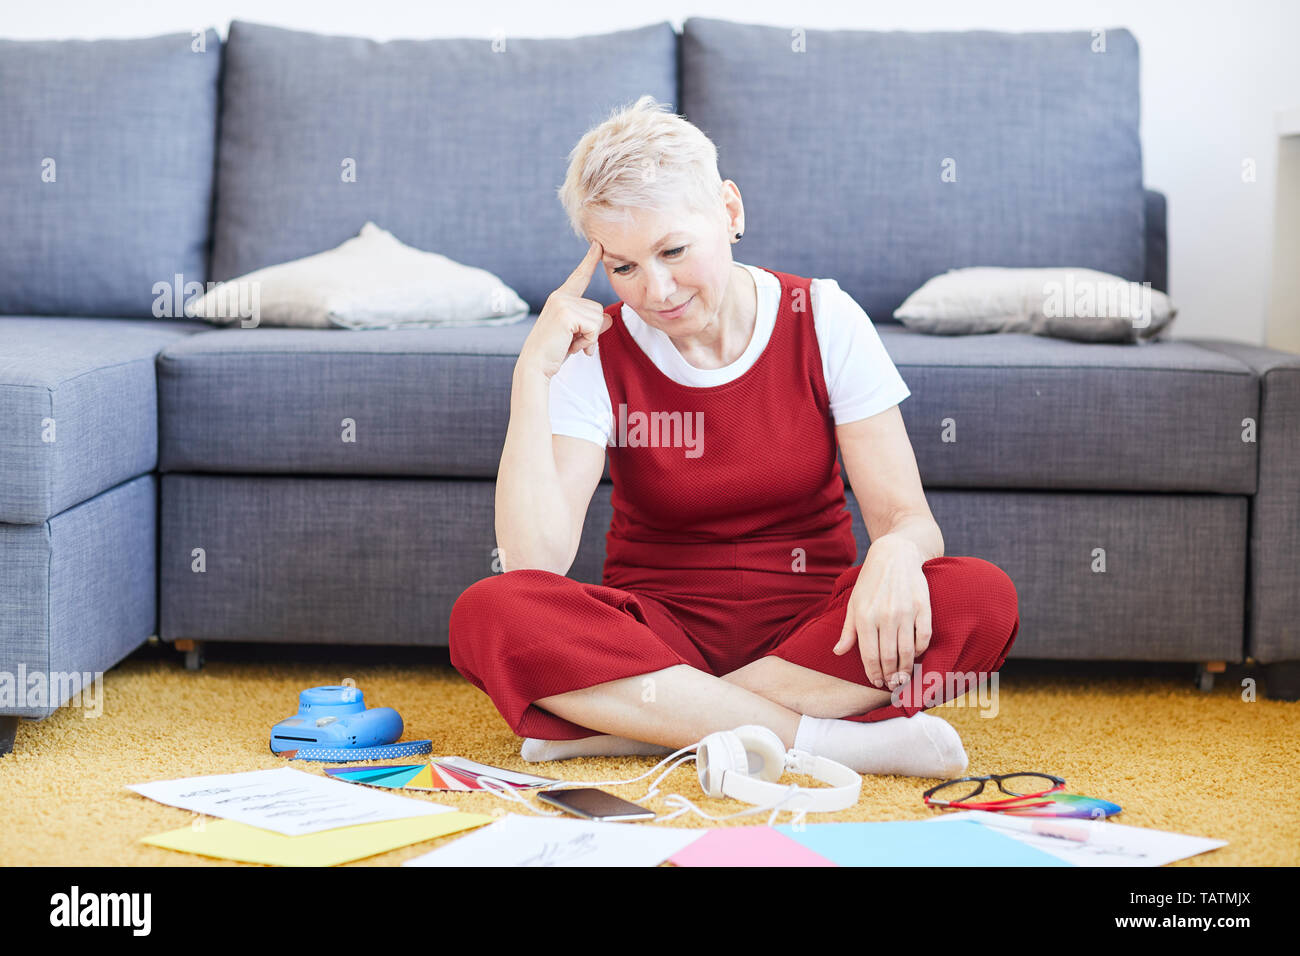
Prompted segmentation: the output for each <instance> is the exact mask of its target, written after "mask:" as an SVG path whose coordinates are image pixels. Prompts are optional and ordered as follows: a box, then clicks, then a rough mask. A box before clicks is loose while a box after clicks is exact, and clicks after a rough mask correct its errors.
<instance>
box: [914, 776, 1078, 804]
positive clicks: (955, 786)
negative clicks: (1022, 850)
mask: <svg viewBox="0 0 1300 956" xmlns="http://www.w3.org/2000/svg"><path fill="white" fill-rule="evenodd" d="M990 780H992V781H993V782H994V783H996V784H997V785H998V789H999V790H1001V791H1002V792H1003V793H1005V794H1007V795H1008V797H1009V799H1006V800H986V801H981V802H979V803H971V802H970V801H971V800H972V799H973V798H974V797H978V796H979V795H980V794H981V793H983V792H984V784H986V783H987V782H989V781H990ZM1064 787H1065V781H1064V780H1062V779H1061V778H1060V777H1054V776H1052V775H1051V774H1050V773H991V774H988V775H986V776H983V777H961V778H959V779H957V780H945V781H944V782H943V783H941V784H938V785H937V786H933V787H931V788H930V789H929V790H927V791H925V793H923V794H922V795H921V799H923V800H924V801H925V805H926V806H927V807H953V808H956V809H959V810H989V811H997V810H1024V809H1027V808H1029V807H1044V806H1047V805H1048V804H1050V803H1052V802H1053V801H1051V800H1038V801H1036V802H1026V801H1033V799H1034V798H1035V797H1043V796H1046V795H1047V794H1049V793H1056V792H1057V791H1058V790H1061V789H1063V788H1064ZM935 794H938V795H939V796H938V799H934V797H935Z"/></svg>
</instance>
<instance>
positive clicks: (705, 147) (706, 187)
mask: <svg viewBox="0 0 1300 956" xmlns="http://www.w3.org/2000/svg"><path fill="white" fill-rule="evenodd" d="M558 195H559V199H560V203H561V204H562V205H563V206H564V211H565V213H566V214H567V215H568V217H569V225H570V226H571V227H572V228H573V231H574V233H575V234H576V235H577V236H578V237H579V238H580V239H582V240H584V241H586V242H590V241H591V239H590V237H589V236H587V235H586V233H585V232H584V230H583V226H584V223H585V222H586V221H587V220H588V219H592V218H594V219H597V220H600V221H603V222H620V223H624V224H626V223H628V222H629V221H630V220H631V210H632V209H633V208H640V209H649V210H653V211H655V212H660V213H666V212H670V211H672V210H673V209H684V210H685V211H687V212H693V213H699V214H701V215H704V216H715V215H716V216H719V217H721V216H722V215H723V214H724V210H725V204H724V202H723V199H722V177H721V176H719V175H718V148H717V147H716V146H714V145H713V141H712V140H710V139H709V138H708V137H707V136H705V135H704V133H703V132H702V131H701V130H700V129H699V127H697V126H695V125H694V124H693V123H690V122H688V121H687V120H686V119H685V118H684V117H682V116H679V115H677V114H676V113H673V112H672V111H671V110H670V109H669V108H668V105H667V104H666V103H659V102H657V101H656V100H655V98H654V97H653V96H651V95H649V94H646V95H645V96H642V97H641V98H640V99H638V100H637V101H636V102H635V103H634V104H633V105H631V106H628V107H622V108H620V109H616V110H614V111H613V112H612V113H611V114H610V116H609V118H608V119H606V120H604V121H602V122H601V123H600V124H598V125H596V126H594V127H592V128H591V129H589V130H588V131H587V132H586V133H585V134H584V135H583V137H582V139H580V140H578V145H576V146H575V147H573V150H572V152H570V153H569V170H568V174H567V175H566V176H565V177H564V185H563V186H561V187H560V188H559V190H558Z"/></svg>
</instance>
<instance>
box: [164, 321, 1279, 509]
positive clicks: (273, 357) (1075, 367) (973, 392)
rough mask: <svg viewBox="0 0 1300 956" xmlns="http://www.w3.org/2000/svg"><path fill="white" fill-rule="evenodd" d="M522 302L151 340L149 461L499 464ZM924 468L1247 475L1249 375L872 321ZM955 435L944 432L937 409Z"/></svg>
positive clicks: (328, 466) (368, 470) (227, 468)
mask: <svg viewBox="0 0 1300 956" xmlns="http://www.w3.org/2000/svg"><path fill="white" fill-rule="evenodd" d="M535 321H536V316H535V315H534V316H530V317H529V318H528V319H525V320H524V321H522V322H518V323H516V324H514V325H509V326H499V327H489V328H460V329H419V330H403V331H393V332H377V331H371V332H347V333H341V332H337V331H333V332H331V331H325V330H317V329H265V328H264V329H222V330H218V331H211V332H206V333H203V334H201V335H196V336H192V337H190V338H187V339H185V340H183V341H179V342H175V343H173V344H171V345H169V346H168V347H167V348H166V349H165V350H164V351H163V352H162V354H161V355H160V356H159V363H158V371H159V379H158V381H159V435H160V443H161V444H160V450H159V467H160V469H161V470H163V471H203V472H229V473H237V474H263V473H267V474H270V473H279V474H290V473H299V474H332V475H376V476H379V475H420V476H430V477H434V476H438V477H475V478H493V477H495V476H496V472H497V466H498V465H499V463H500V459H501V447H502V444H503V442H504V441H505V433H506V424H507V422H508V420H509V415H510V381H511V372H512V370H513V368H514V364H515V360H516V358H517V357H518V355H519V350H520V348H521V346H522V345H523V342H524V340H525V339H526V338H527V336H528V333H529V332H530V331H531V330H532V327H533V323H534V322H535ZM879 331H880V333H881V340H882V341H883V342H884V344H885V348H886V349H887V350H888V352H889V354H890V357H891V358H892V359H893V360H894V363H895V364H896V365H897V366H898V368H899V371H900V372H901V373H902V375H903V378H904V380H905V381H906V382H907V384H908V387H909V388H910V389H911V392H912V397H911V398H910V399H908V400H907V401H905V402H903V403H902V405H901V406H900V408H901V410H902V413H903V419H904V421H905V422H906V423H907V428H908V433H909V435H910V436H911V439H912V445H913V447H914V448H915V450H916V454H917V459H918V463H919V466H920V469H921V476H922V478H923V480H924V481H925V483H926V485H927V486H928V487H988V488H1052V489H1106V490H1138V489H1145V490H1156V491H1166V490H1168V491H1217V492H1224V493H1233V492H1235V493H1246V494H1249V493H1251V492H1253V491H1254V487H1255V451H1254V450H1255V448H1256V447H1257V446H1256V445H1254V444H1247V443H1243V442H1242V441H1241V440H1240V432H1241V427H1240V423H1241V420H1242V419H1243V418H1245V417H1247V416H1254V415H1257V413H1258V394H1259V386H1258V381H1257V379H1256V378H1255V376H1254V374H1253V373H1252V372H1251V370H1250V369H1249V368H1247V367H1246V366H1245V365H1244V364H1243V363H1241V362H1239V361H1237V360H1236V359H1234V358H1232V357H1231V356H1227V355H1220V354H1217V353H1214V352H1212V351H1210V350H1208V349H1203V348H1200V347H1197V346H1194V345H1189V344H1184V343H1180V342H1178V341H1176V340H1174V341H1169V342H1152V343H1148V344H1146V345H1143V346H1142V347H1141V348H1135V347H1134V346H1131V345H1108V344H1082V343H1078V342H1069V341H1064V340H1059V339H1050V338H1043V337H1042V336H1036V335H1028V334H1014V333H1013V334H1007V335H998V336H970V337H958V338H943V337H936V336H930V335H923V334H920V333H917V332H911V331H909V330H908V329H906V328H904V327H902V326H897V325H891V326H882V327H880V329H879ZM948 419H951V420H952V424H951V427H948V431H949V433H950V437H952V438H955V440H949V441H945V440H944V438H945V436H944V428H945V422H946V420H948Z"/></svg>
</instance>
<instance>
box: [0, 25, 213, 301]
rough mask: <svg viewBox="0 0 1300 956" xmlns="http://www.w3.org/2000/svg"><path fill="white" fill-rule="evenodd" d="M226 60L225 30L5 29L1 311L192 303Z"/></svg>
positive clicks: (1, 53) (204, 238) (0, 104)
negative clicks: (106, 33) (56, 33)
mask: <svg viewBox="0 0 1300 956" xmlns="http://www.w3.org/2000/svg"><path fill="white" fill-rule="evenodd" d="M220 67H221V37H220V35H219V34H218V33H217V32H216V30H213V29H208V30H207V31H205V32H204V33H203V34H202V35H197V34H194V35H192V34H189V33H175V34H169V35H167V36H156V37H146V38H142V39H110V40H0V117H3V125H4V128H3V130H0V220H2V221H3V225H4V228H3V229H0V314H7V315H23V314H26V315H78V316H124V317H150V316H154V315H155V314H161V315H165V316H167V315H170V316H175V315H180V314H181V312H180V306H181V304H182V302H183V291H182V290H183V285H184V283H188V282H196V283H199V284H200V285H202V283H203V282H204V281H205V271H206V269H207V254H208V236H209V216H210V213H211V203H212V179H213V150H214V149H215V146H216V133H217V80H218V74H219V72H220ZM178 274H179V275H181V276H183V279H182V282H181V286H182V289H175V290H174V286H175V276H176V275H178ZM160 283H161V284H162V285H161V286H159V284H160ZM155 286H158V289H157V290H155ZM173 290H174V293H173ZM155 303H157V304H158V305H159V310H158V312H157V313H156V312H155V308H154V306H155Z"/></svg>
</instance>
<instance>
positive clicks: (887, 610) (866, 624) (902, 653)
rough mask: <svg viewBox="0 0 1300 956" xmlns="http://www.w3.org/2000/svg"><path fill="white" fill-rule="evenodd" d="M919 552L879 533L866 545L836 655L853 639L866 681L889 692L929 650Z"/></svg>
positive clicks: (927, 591) (907, 542) (926, 591)
mask: <svg viewBox="0 0 1300 956" xmlns="http://www.w3.org/2000/svg"><path fill="white" fill-rule="evenodd" d="M924 563H925V560H924V558H923V556H922V554H921V549H920V548H919V547H917V545H916V543H915V542H913V541H911V540H910V539H908V538H904V537H899V536H893V535H882V536H881V537H880V538H877V539H876V540H875V541H873V542H871V547H870V548H868V549H867V557H866V559H865V560H864V561H863V562H862V570H861V571H859V572H858V579H857V581H856V582H855V583H854V585H853V591H852V593H851V594H850V595H849V606H848V613H847V614H846V615H845V618H844V630H843V631H842V632H841V634H840V640H839V643H837V644H836V645H835V653H836V654H844V653H847V652H848V651H850V650H852V648H853V644H854V641H855V640H856V642H857V645H858V650H859V651H860V652H861V654H862V666H863V667H864V668H865V669H866V672H867V677H868V679H869V680H871V682H872V683H873V684H875V685H876V686H877V687H879V688H881V689H882V690H883V689H884V687H885V685H886V682H887V681H886V679H887V678H888V687H889V689H890V690H891V691H892V690H894V689H895V688H896V687H898V686H901V685H902V684H903V683H904V682H905V681H906V680H907V679H908V678H909V677H910V676H911V671H912V663H913V661H914V660H915V659H916V657H917V656H919V655H920V654H922V653H923V652H924V651H925V649H926V648H927V647H929V646H930V636H931V630H930V585H929V582H928V581H927V580H926V577H925V572H924V571H922V570H921V566H922V565H923V564H924Z"/></svg>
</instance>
